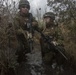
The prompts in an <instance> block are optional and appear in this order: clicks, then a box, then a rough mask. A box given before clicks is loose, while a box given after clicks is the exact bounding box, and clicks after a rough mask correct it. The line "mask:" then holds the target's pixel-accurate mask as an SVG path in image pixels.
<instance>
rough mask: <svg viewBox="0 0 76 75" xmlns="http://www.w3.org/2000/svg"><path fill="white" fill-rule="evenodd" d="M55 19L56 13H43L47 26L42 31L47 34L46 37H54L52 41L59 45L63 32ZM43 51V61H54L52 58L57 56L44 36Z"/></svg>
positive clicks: (42, 41)
mask: <svg viewBox="0 0 76 75" xmlns="http://www.w3.org/2000/svg"><path fill="white" fill-rule="evenodd" d="M54 20H55V15H54V13H52V12H47V13H45V14H44V15H43V21H44V22H45V27H44V28H42V29H43V30H42V33H43V34H44V35H45V36H46V37H48V36H49V37H50V38H51V39H52V43H53V44H54V45H58V43H59V42H58V41H60V40H61V39H60V38H61V35H60V34H61V33H60V32H59V29H58V26H57V25H55V23H54ZM40 43H41V52H42V59H43V61H45V62H46V63H50V64H51V63H52V62H51V61H52V59H53V58H54V56H55V53H54V52H52V51H51V50H52V47H51V46H50V47H49V45H48V44H47V43H45V40H43V38H41V41H40Z"/></svg>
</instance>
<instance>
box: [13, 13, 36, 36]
mask: <svg viewBox="0 0 76 75" xmlns="http://www.w3.org/2000/svg"><path fill="white" fill-rule="evenodd" d="M30 14H31V13H29V15H28V16H27V17H24V16H22V15H20V13H18V14H17V15H16V16H15V18H14V27H15V31H16V34H17V35H19V34H21V33H24V31H27V23H28V22H30ZM31 22H32V26H37V21H36V20H35V18H34V17H31Z"/></svg>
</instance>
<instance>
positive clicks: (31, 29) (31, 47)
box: [27, 13, 33, 52]
mask: <svg viewBox="0 0 76 75" xmlns="http://www.w3.org/2000/svg"><path fill="white" fill-rule="evenodd" d="M27 31H28V44H29V51H30V52H31V51H32V50H33V40H32V37H33V28H32V14H31V13H29V22H28V23H27Z"/></svg>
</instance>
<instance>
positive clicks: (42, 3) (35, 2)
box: [14, 0, 49, 14]
mask: <svg viewBox="0 0 76 75" xmlns="http://www.w3.org/2000/svg"><path fill="white" fill-rule="evenodd" d="M14 1H16V3H18V1H19V0H14ZM28 1H29V3H30V6H31V10H30V11H31V12H32V13H36V11H37V10H38V9H39V8H41V11H39V12H41V13H42V14H44V12H45V10H46V11H49V8H48V7H47V0H28Z"/></svg>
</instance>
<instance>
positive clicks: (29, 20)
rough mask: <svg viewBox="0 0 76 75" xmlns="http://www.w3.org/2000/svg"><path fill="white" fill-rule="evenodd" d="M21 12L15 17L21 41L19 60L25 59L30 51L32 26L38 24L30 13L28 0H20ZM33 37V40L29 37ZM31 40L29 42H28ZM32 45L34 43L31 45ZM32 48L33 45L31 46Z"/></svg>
mask: <svg viewBox="0 0 76 75" xmlns="http://www.w3.org/2000/svg"><path fill="white" fill-rule="evenodd" d="M19 10H20V11H19V12H18V14H17V15H16V17H15V18H14V26H15V31H16V36H17V39H18V42H19V49H18V52H17V54H18V58H19V59H18V61H19V62H20V61H22V60H25V59H23V58H25V57H24V56H25V53H29V52H30V49H29V43H30V42H32V37H33V31H32V27H35V26H37V22H36V20H35V19H34V18H33V16H32V14H31V13H29V10H30V5H29V2H28V1H27V0H20V2H19ZM30 38H31V41H29V39H30ZM28 41H29V43H28ZM30 46H32V44H31V45H30ZM30 48H32V47H30Z"/></svg>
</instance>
